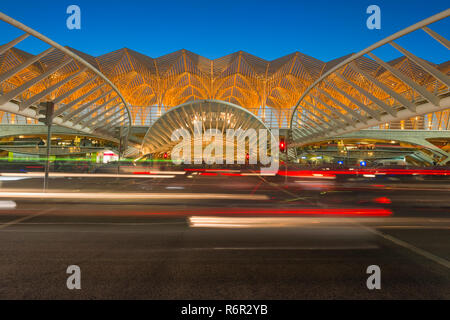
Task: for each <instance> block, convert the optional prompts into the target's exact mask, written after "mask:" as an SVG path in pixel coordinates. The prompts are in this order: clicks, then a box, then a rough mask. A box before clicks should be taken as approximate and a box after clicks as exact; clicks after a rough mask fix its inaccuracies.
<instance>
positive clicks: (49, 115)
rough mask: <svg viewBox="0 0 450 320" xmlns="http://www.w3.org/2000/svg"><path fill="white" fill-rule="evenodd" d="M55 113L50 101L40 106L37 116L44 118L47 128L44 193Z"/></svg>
mask: <svg viewBox="0 0 450 320" xmlns="http://www.w3.org/2000/svg"><path fill="white" fill-rule="evenodd" d="M54 111H55V104H54V103H53V102H51V101H48V102H45V103H42V104H41V107H40V110H39V114H40V115H43V116H44V119H43V120H40V121H42V122H43V123H45V125H46V126H47V148H46V159H45V173H44V192H46V191H47V189H48V175H49V171H50V153H51V144H52V122H53V112H54Z"/></svg>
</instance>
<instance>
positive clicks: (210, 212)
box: [0, 175, 450, 299]
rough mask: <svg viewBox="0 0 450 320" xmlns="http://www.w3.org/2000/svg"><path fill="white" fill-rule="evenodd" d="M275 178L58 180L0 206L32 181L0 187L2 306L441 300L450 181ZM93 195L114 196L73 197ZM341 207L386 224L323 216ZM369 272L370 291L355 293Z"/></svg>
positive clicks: (446, 281) (447, 282)
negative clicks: (9, 302)
mask: <svg viewBox="0 0 450 320" xmlns="http://www.w3.org/2000/svg"><path fill="white" fill-rule="evenodd" d="M284 182H285V181H284V179H282V178H278V177H264V178H261V177H257V176H254V177H253V176H247V177H233V176H221V175H218V176H214V175H213V176H209V175H206V176H201V175H195V176H193V177H192V178H187V177H186V176H182V177H178V176H176V177H174V178H168V179H147V180H144V179H131V178H130V179H115V178H70V179H69V178H58V179H56V178H55V179H52V181H50V188H51V190H50V191H53V192H70V193H73V194H72V196H70V197H69V196H68V197H67V198H60V199H56V200H52V199H46V198H31V199H30V198H29V197H28V196H27V195H23V196H22V197H19V196H17V197H15V198H11V197H9V198H8V196H7V193H8V192H10V193H11V192H12V193H14V192H18V191H26V192H34V191H37V190H38V189H39V188H40V184H41V181H40V179H26V180H15V181H2V186H1V189H0V205H1V204H2V203H3V204H4V205H5V203H6V202H8V203H9V201H14V203H15V204H16V206H17V207H16V208H14V209H8V208H3V210H0V299H449V298H450V272H449V271H450V265H449V260H450V241H449V240H450V216H449V214H450V205H449V203H448V199H449V198H450V197H449V195H450V190H449V184H448V181H446V180H443V181H440V180H434V179H429V180H426V181H422V180H417V181H407V182H406V181H401V180H398V179H397V180H396V179H394V180H389V181H382V182H380V181H375V182H374V181H370V180H364V181H363V180H350V181H342V182H337V181H328V180H320V179H317V180H313V181H311V180H308V179H297V178H290V179H289V180H288V183H287V184H285V183H284ZM95 192H96V193H99V192H103V193H108V194H110V195H111V194H112V196H111V197H107V198H102V197H101V196H99V197H98V198H96V199H92V198H89V199H87V198H84V196H83V194H84V193H95ZM136 193H139V194H147V193H149V194H152V193H153V194H154V193H157V194H162V193H164V194H169V195H172V197H167V198H162V199H155V198H149V199H138V200H137V199H133V198H132V195H134V194H136ZM183 193H190V194H194V193H196V194H197V195H198V197H197V198H196V199H193V200H186V199H184V198H182V197H181V198H180V197H179V198H177V197H178V195H180V194H183ZM119 194H129V195H130V199H123V198H121V199H114V195H119ZM211 194H212V195H214V194H216V195H217V194H226V195H228V196H230V198H229V199H215V198H213V199H211V198H208V197H206V196H207V195H211ZM237 195H248V196H249V198H248V199H245V198H244V199H238V198H237ZM203 196H205V198H204V199H203V198H202V197H203ZM234 196H236V198H233V197H234ZM252 196H258V197H259V198H258V197H256V198H252ZM385 198H388V199H389V201H388V202H390V203H386V201H379V200H376V199H385ZM2 201H3V202H2ZM5 201H6V202H5ZM305 208H307V209H317V210H319V211H321V210H322V212H326V213H328V214H325V215H322V214H317V215H316V214H308V215H305V214H304V211H302V210H304V209H305ZM343 208H359V209H360V210H361V211H362V212H365V210H372V209H387V210H390V211H391V212H392V215H390V216H374V217H356V216H351V215H344V216H341V215H335V214H334V213H336V212H340V211H339V210H340V209H343ZM359 209H358V210H359ZM69 265H78V266H79V267H80V268H81V286H82V288H81V290H68V289H67V287H66V280H67V277H68V276H69V275H68V274H66V269H67V267H68V266H69ZM370 265H378V266H379V267H380V268H381V286H382V287H381V290H368V288H367V287H366V280H367V278H368V276H369V275H368V274H367V273H366V269H367V267H368V266H370Z"/></svg>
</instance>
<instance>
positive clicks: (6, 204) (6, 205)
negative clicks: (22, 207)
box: [0, 200, 17, 210]
mask: <svg viewBox="0 0 450 320" xmlns="http://www.w3.org/2000/svg"><path fill="white" fill-rule="evenodd" d="M16 206H17V204H16V203H15V202H14V201H10V200H6V201H0V210H5V209H15V208H16Z"/></svg>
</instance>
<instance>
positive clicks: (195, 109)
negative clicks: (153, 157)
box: [141, 100, 270, 155]
mask: <svg viewBox="0 0 450 320" xmlns="http://www.w3.org/2000/svg"><path fill="white" fill-rule="evenodd" d="M197 121H199V122H201V123H202V134H204V133H205V132H206V131H207V130H208V129H217V130H219V131H220V132H222V134H223V135H224V137H225V140H226V130H227V129H234V130H238V129H241V130H246V129H250V128H251V129H255V130H259V129H265V130H267V132H270V130H269V129H268V128H267V127H266V126H265V124H264V123H263V122H262V121H261V120H260V119H258V118H257V117H256V116H255V115H254V114H253V113H251V112H249V111H248V110H246V109H245V108H242V107H240V106H238V105H235V104H232V103H229V102H225V101H219V100H196V101H190V102H186V103H184V104H181V105H179V106H177V107H175V108H172V109H170V110H169V111H168V112H166V113H164V114H163V115H162V116H161V117H160V118H159V119H158V120H157V121H156V122H155V123H154V124H153V125H152V126H151V127H150V128H149V129H148V131H147V134H146V135H145V137H144V140H143V142H142V148H141V153H142V154H144V155H145V154H161V153H164V152H167V153H168V154H170V153H171V150H172V148H173V147H174V146H175V145H177V144H178V143H179V142H178V141H172V140H171V136H172V133H173V132H174V131H175V130H177V129H185V130H187V131H188V132H189V133H190V134H191V136H192V137H194V136H195V130H196V128H195V123H196V122H197Z"/></svg>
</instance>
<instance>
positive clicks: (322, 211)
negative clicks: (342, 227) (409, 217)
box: [209, 208, 392, 217]
mask: <svg viewBox="0 0 450 320" xmlns="http://www.w3.org/2000/svg"><path fill="white" fill-rule="evenodd" d="M209 213H211V214H215V215H220V214H244V215H266V214H267V215H270V214H277V215H286V216H290V215H300V216H301V215H305V216H309V215H324V216H347V217H352V216H367V217H370V216H372V217H374V216H375V217H387V216H390V215H392V211H391V210H389V209H384V208H300V209H292V208H286V209H284V208H251V209H249V208H245V209H244V208H243V209H228V210H219V211H215V210H209Z"/></svg>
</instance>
